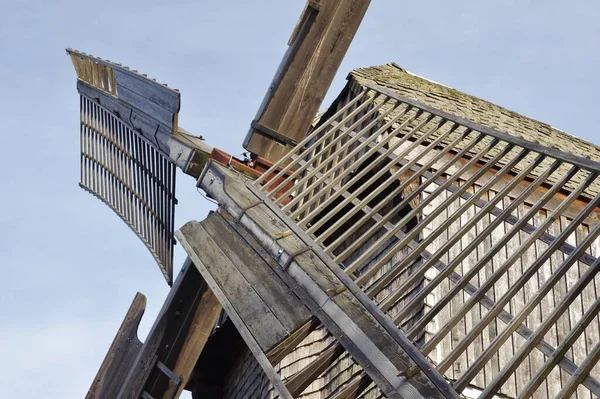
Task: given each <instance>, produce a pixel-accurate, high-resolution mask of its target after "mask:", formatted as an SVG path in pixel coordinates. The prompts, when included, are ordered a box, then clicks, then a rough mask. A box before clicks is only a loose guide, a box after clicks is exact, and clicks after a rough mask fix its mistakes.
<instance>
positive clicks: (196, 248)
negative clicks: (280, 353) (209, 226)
mask: <svg viewBox="0 0 600 399" xmlns="http://www.w3.org/2000/svg"><path fill="white" fill-rule="evenodd" d="M184 228H185V229H184ZM184 228H182V229H180V230H178V231H177V233H176V235H177V239H178V240H179V242H180V243H181V245H182V246H183V248H184V249H185V250H186V252H187V253H188V255H189V256H190V258H191V259H192V260H193V262H194V264H195V265H196V267H197V268H198V270H199V271H200V273H201V274H202V275H203V276H204V278H205V280H206V282H207V283H208V285H209V286H210V288H211V291H212V292H213V293H214V294H215V295H216V296H217V298H219V301H220V302H221V305H222V306H223V308H224V309H225V311H226V312H227V314H228V316H229V318H230V319H231V321H232V322H233V323H234V324H235V326H236V329H237V330H238V332H239V333H240V335H241V336H242V337H243V338H244V341H245V342H246V344H247V345H248V347H249V348H250V350H251V351H252V353H253V354H254V356H255V358H256V360H257V361H258V362H259V364H260V365H261V367H262V368H263V370H264V372H265V374H266V375H267V377H268V378H269V380H270V381H271V383H272V384H273V386H274V387H275V389H277V391H278V393H279V394H280V395H281V396H282V397H284V398H286V399H292V396H291V395H290V393H289V392H288V390H287V389H286V388H285V386H284V385H283V383H282V382H281V379H280V378H279V376H278V375H277V373H276V372H275V370H274V369H273V366H272V365H271V363H270V362H269V360H268V359H267V357H266V355H265V353H264V350H265V349H264V347H267V349H268V347H269V346H274V345H275V344H276V343H277V341H280V340H281V339H282V338H283V337H285V334H286V333H285V329H284V328H283V326H281V324H280V323H279V322H278V321H277V319H276V318H275V316H273V315H272V314H271V313H270V311H269V309H268V308H266V306H265V305H264V303H263V305H262V306H261V308H262V310H263V312H265V313H267V314H268V316H265V314H262V315H261V314H259V312H260V309H259V310H258V312H254V315H253V314H252V313H253V312H252V309H249V308H248V304H247V303H245V304H244V303H237V306H234V304H233V303H232V302H231V301H230V298H232V297H234V298H236V297H237V299H238V300H239V299H240V296H239V294H235V293H233V296H232V295H231V292H229V293H226V292H224V291H223V288H226V287H223V286H222V283H223V281H219V280H217V279H215V278H214V277H213V275H212V273H211V272H209V270H208V267H210V265H209V264H208V262H214V261H215V260H217V259H218V263H217V265H221V266H222V265H223V264H224V265H227V266H229V267H228V269H229V270H230V271H234V270H233V269H234V266H233V265H232V264H231V262H230V261H229V260H228V259H227V257H226V256H225V255H224V254H223V253H222V252H220V253H219V251H218V247H217V248H214V249H215V250H213V251H212V254H211V255H209V257H205V255H206V254H205V252H204V250H205V249H206V248H208V247H209V246H214V247H216V244H214V243H213V244H212V245H211V241H212V239H211V238H210V235H209V234H208V233H206V231H205V230H204V229H203V228H202V226H201V225H200V223H198V222H190V223H188V224H186V225H185V226H184ZM198 238H202V239H204V240H207V242H208V243H207V242H205V243H204V246H203V247H202V244H201V243H202V241H198ZM202 259H204V260H205V262H207V263H204V262H203V261H202ZM232 275H233V276H235V274H232ZM240 277H241V276H238V278H237V280H238V282H243V281H242V279H241V278H240ZM244 291H245V292H244V294H246V295H247V296H246V297H242V298H241V299H242V300H246V299H249V300H250V301H252V299H254V301H253V305H260V303H261V302H262V301H261V300H260V298H258V295H257V294H256V293H255V292H254V294H253V291H252V290H251V289H248V288H247V289H246V290H244ZM239 311H241V312H242V314H243V315H244V316H245V318H246V319H248V318H250V320H249V321H250V322H252V321H254V322H256V321H257V320H265V318H266V321H268V323H269V325H265V326H263V327H261V326H260V325H256V324H254V325H253V324H250V325H248V324H246V321H245V320H244V319H242V317H241V316H240V314H239V313H238V312H239ZM278 323H279V326H277V324H278ZM256 328H258V329H259V330H258V331H256V330H255V329H256ZM261 328H269V329H271V330H270V331H261V330H260V329H261ZM255 334H257V336H256V337H255Z"/></svg>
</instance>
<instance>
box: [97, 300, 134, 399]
mask: <svg viewBox="0 0 600 399" xmlns="http://www.w3.org/2000/svg"><path fill="white" fill-rule="evenodd" d="M145 309H146V297H145V296H144V295H142V294H140V293H137V294H136V296H135V298H134V299H133V302H132V304H131V306H130V307H129V310H128V311H127V314H126V316H125V318H124V319H123V323H122V324H121V327H119V331H118V332H117V335H116V336H115V339H114V340H113V342H112V344H111V346H110V348H109V349H108V352H107V354H106V357H105V358H104V361H103V362H102V365H101V366H100V370H98V373H97V374H96V377H94V382H93V383H92V386H91V387H90V389H89V391H88V393H87V395H86V396H85V398H86V399H110V398H114V397H115V396H116V395H117V393H118V392H119V389H120V388H121V386H122V385H123V383H124V382H125V381H124V380H125V377H127V372H128V371H129V369H130V368H131V366H132V365H133V364H134V362H135V359H136V357H137V355H138V353H139V351H140V349H141V347H142V342H141V341H140V340H139V338H138V336H137V330H138V326H139V324H140V321H141V319H142V316H143V314H144V310H145Z"/></svg>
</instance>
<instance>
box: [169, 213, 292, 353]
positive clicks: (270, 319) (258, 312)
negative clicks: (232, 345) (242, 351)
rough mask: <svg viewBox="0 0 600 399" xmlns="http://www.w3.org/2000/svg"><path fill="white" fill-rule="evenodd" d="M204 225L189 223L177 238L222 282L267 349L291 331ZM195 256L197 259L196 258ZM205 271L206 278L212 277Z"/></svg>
mask: <svg viewBox="0 0 600 399" xmlns="http://www.w3.org/2000/svg"><path fill="white" fill-rule="evenodd" d="M204 224H205V223H202V224H200V223H198V222H194V221H192V222H188V223H187V224H185V225H184V226H182V227H181V229H179V231H178V233H177V238H178V239H179V241H180V242H182V245H183V246H184V248H185V249H186V252H188V255H190V257H192V255H194V256H197V257H198V260H200V261H201V262H202V264H203V265H204V269H205V270H204V271H205V272H206V273H209V274H210V277H211V278H212V279H214V281H215V283H216V284H218V286H219V290H220V292H221V293H222V294H223V295H224V296H225V297H227V300H228V302H229V303H231V306H232V307H233V309H232V310H234V311H235V312H236V313H237V314H238V315H239V317H240V318H241V319H242V320H243V321H244V324H245V325H246V326H247V327H248V329H249V330H250V331H251V333H252V336H253V337H254V339H256V341H257V342H258V344H259V345H260V347H261V348H262V350H263V352H266V351H268V350H269V349H271V348H272V347H273V346H275V345H276V344H277V343H278V342H280V341H281V340H282V339H283V338H285V337H286V336H287V335H288V333H289V331H287V330H286V328H285V327H284V326H283V325H282V324H281V322H280V321H279V320H278V319H277V317H276V316H275V315H274V314H273V311H272V310H271V309H270V308H269V306H268V304H266V303H265V302H264V301H263V300H262V298H261V297H260V295H259V294H258V293H257V292H256V289H255V287H253V286H252V285H251V284H250V283H249V282H248V281H247V280H246V279H245V278H244V276H243V275H242V274H241V273H240V272H239V270H238V269H237V268H236V267H235V265H234V264H233V262H232V260H231V259H229V258H228V257H227V254H226V253H225V252H224V251H223V249H222V248H220V247H219V245H218V243H216V242H215V241H214V238H213V236H212V234H211V233H209V232H208V231H207V230H206V229H205V228H204ZM192 259H193V260H195V259H194V257H192ZM194 263H195V262H194ZM201 272H203V270H201ZM202 274H203V276H204V278H205V279H206V278H208V277H207V276H205V275H204V273H202ZM213 291H214V290H213ZM228 313H229V312H228Z"/></svg>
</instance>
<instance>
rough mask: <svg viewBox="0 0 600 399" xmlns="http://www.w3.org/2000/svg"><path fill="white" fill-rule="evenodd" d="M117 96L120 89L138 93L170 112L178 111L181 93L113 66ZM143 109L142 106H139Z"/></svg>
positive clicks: (119, 93)
mask: <svg viewBox="0 0 600 399" xmlns="http://www.w3.org/2000/svg"><path fill="white" fill-rule="evenodd" d="M114 71H115V79H116V84H117V93H118V96H119V97H121V96H122V90H123V89H126V90H128V91H130V92H134V93H136V94H138V95H139V96H140V97H142V98H146V99H148V100H149V101H152V102H153V103H155V104H156V105H158V106H160V107H161V108H164V109H165V110H167V111H169V112H171V113H174V114H176V113H178V112H179V109H180V107H181V94H180V93H179V92H177V91H175V90H173V89H170V88H168V87H166V86H165V85H162V84H160V83H158V82H155V81H153V80H151V79H148V78H145V77H143V76H141V75H139V74H135V73H133V72H131V71H127V70H122V69H119V68H114ZM140 109H141V110H142V111H144V109H143V108H140Z"/></svg>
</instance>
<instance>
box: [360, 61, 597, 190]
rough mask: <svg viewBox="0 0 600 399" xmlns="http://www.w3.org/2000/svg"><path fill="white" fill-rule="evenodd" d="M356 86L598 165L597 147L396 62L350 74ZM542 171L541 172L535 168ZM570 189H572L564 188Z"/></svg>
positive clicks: (591, 188)
mask: <svg viewBox="0 0 600 399" xmlns="http://www.w3.org/2000/svg"><path fill="white" fill-rule="evenodd" d="M349 79H353V80H355V81H356V82H357V83H359V84H361V85H364V84H376V85H378V86H382V87H385V88H388V89H391V90H393V91H394V92H396V93H397V94H398V95H400V96H402V97H406V98H408V99H411V100H414V101H417V102H419V103H421V104H424V105H427V106H430V107H433V108H436V109H439V110H441V111H445V112H448V113H451V114H453V115H456V116H459V117H461V118H465V119H468V120H470V121H472V122H475V123H477V124H479V125H483V126H486V127H489V128H492V129H495V130H498V131H500V132H503V133H507V134H510V135H512V136H516V137H520V138H523V139H525V140H528V141H531V142H534V143H539V144H542V145H544V146H547V147H551V148H555V149H557V150H560V151H563V152H566V153H569V154H573V155H577V156H580V157H584V158H588V159H591V160H593V161H596V162H600V146H597V145H594V144H592V143H589V142H587V141H585V140H582V139H580V138H577V137H575V136H572V135H570V134H567V133H565V132H563V131H561V130H559V129H556V128H554V127H552V126H550V125H548V124H546V123H543V122H539V121H536V120H533V119H531V118H527V117H525V116H523V115H520V114H518V113H516V112H514V111H510V110H508V109H506V108H503V107H500V106H498V105H495V104H492V103H490V102H488V101H485V100H482V99H480V98H477V97H474V96H471V95H468V94H465V93H462V92H460V91H458V90H455V89H452V88H450V87H447V86H444V85H442V84H439V83H435V82H433V81H430V80H428V79H424V78H422V77H419V76H416V75H414V74H411V73H409V72H408V71H406V70H405V69H403V68H401V67H400V66H399V65H397V64H395V63H390V64H387V65H382V66H374V67H368V68H360V69H356V70H354V71H352V72H351V73H350V76H349ZM538 170H542V169H538ZM566 188H567V189H573V187H566ZM599 192H600V184H593V185H592V186H590V187H589V188H588V190H586V192H585V194H587V195H586V196H588V197H593V196H594V195H596V194H598V193H599Z"/></svg>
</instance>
